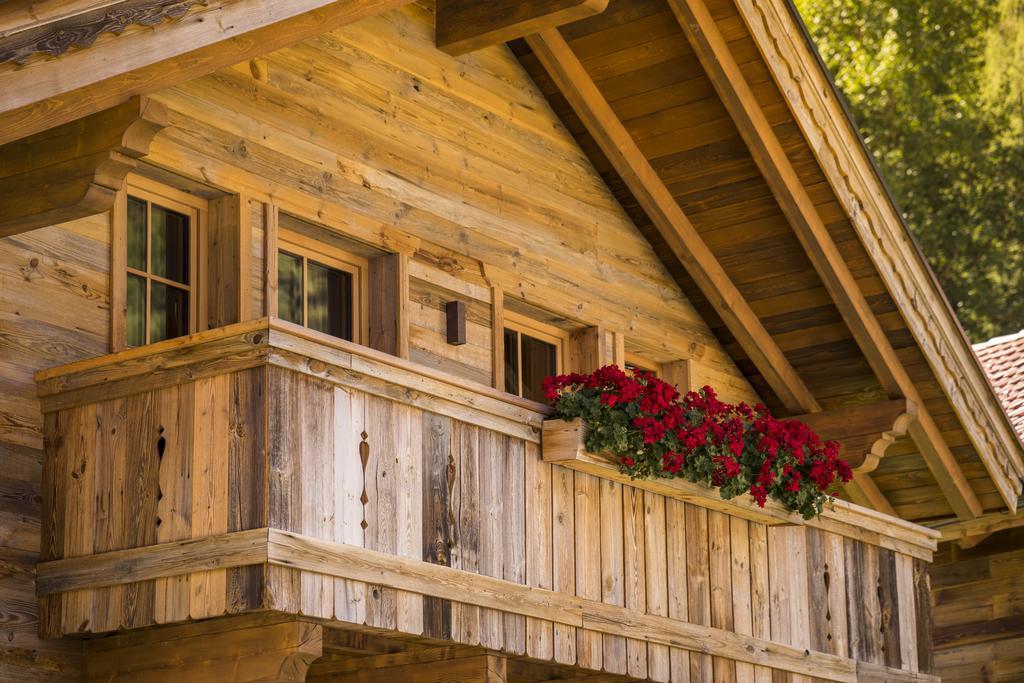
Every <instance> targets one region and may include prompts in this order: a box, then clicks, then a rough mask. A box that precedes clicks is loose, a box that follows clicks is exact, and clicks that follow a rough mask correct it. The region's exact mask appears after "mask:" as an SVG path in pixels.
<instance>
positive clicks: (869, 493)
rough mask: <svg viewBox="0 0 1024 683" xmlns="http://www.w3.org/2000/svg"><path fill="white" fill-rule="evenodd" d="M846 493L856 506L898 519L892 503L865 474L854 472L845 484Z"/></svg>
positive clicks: (868, 475)
mask: <svg viewBox="0 0 1024 683" xmlns="http://www.w3.org/2000/svg"><path fill="white" fill-rule="evenodd" d="M846 493H847V495H849V496H850V500H852V501H853V502H854V503H856V504H857V505H863V506H864V507H869V508H872V509H874V510H877V511H879V512H884V513H885V514H887V515H892V516H893V517H899V515H897V514H896V509H895V508H893V506H892V503H890V502H889V499H888V498H886V497H885V494H884V493H882V491H881V489H879V488H878V485H877V484H876V483H875V480H874V479H872V478H871V475H870V474H867V473H866V472H857V471H854V473H853V479H852V480H851V481H849V482H847V484H846Z"/></svg>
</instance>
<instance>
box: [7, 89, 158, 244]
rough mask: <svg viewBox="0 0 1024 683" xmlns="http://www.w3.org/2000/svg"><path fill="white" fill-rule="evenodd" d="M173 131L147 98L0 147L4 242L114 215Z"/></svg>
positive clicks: (154, 104) (156, 106)
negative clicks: (128, 184) (122, 194)
mask: <svg viewBox="0 0 1024 683" xmlns="http://www.w3.org/2000/svg"><path fill="white" fill-rule="evenodd" d="M168 125H169V120H168V117H167V110H166V108H165V107H164V106H163V105H162V104H160V103H159V102H156V101H154V100H151V99H149V98H146V97H133V98H131V99H130V100H128V101H127V102H125V103H124V104H122V105H119V106H117V107H113V108H111V109H107V110H105V111H101V112H98V113H96V114H92V115H91V116H87V117H85V118H84V119H80V120H78V121H73V122H71V123H67V124H64V125H63V126H58V127H57V128H54V129H52V130H48V131H46V132H43V133H37V134H36V135H31V136H29V137H27V138H24V139H22V140H18V141H16V142H11V143H8V144H6V145H4V146H2V147H0V237H7V236H9V235H14V234H17V233H19V232H26V231H28V230H34V229H36V228H42V227H45V226H47V225H54V224H57V223H63V222H65V221H70V220H74V219H76V218H84V217H85V216H91V215H94V214H97V213H102V212H104V211H108V210H109V209H110V208H111V207H112V206H113V205H114V197H115V196H116V194H117V192H118V191H119V190H120V189H121V188H122V187H123V185H124V179H125V176H126V175H128V173H129V172H130V171H131V170H132V169H134V168H135V166H136V162H135V160H136V159H138V158H139V157H143V156H145V155H146V154H148V153H149V145H150V143H151V142H152V141H153V137H154V136H155V135H156V134H157V133H159V132H160V131H161V130H163V129H164V128H166V127H167V126H168Z"/></svg>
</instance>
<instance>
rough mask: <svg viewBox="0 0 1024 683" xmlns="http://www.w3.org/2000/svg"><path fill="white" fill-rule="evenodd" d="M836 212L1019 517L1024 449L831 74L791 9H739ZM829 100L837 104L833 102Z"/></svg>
mask: <svg viewBox="0 0 1024 683" xmlns="http://www.w3.org/2000/svg"><path fill="white" fill-rule="evenodd" d="M735 2H736V7H737V9H738V10H739V12H740V14H741V16H742V17H743V19H744V21H745V22H746V24H747V26H748V28H749V30H750V33H751V35H752V36H753V38H754V40H755V42H756V44H757V45H758V49H759V50H760V52H761V54H762V56H763V57H764V60H765V63H766V65H767V66H768V68H769V70H770V71H771V73H772V75H773V77H774V79H775V81H776V83H777V84H778V86H779V88H780V90H781V91H782V93H783V94H784V95H785V97H786V98H787V100H789V102H790V103H791V104H792V105H794V106H791V111H792V113H793V116H794V118H795V119H796V121H797V123H798V125H799V126H800V128H801V130H802V132H803V133H804V136H805V137H806V139H807V141H808V143H809V144H810V146H811V148H812V149H813V150H814V154H815V156H816V158H817V159H818V162H819V164H820V165H821V168H822V170H823V171H824V172H825V174H826V176H827V177H828V178H829V181H830V184H831V185H832V187H833V189H834V190H835V192H836V195H837V197H838V198H839V201H840V203H841V204H842V206H843V208H844V210H845V211H846V213H847V215H848V216H849V217H850V220H851V222H852V224H853V225H854V228H855V229H856V231H857V233H858V235H859V236H860V238H861V241H862V243H863V245H864V247H865V249H866V250H867V252H868V254H869V255H870V257H871V259H872V262H873V263H874V265H875V267H876V268H877V269H878V272H879V275H880V276H881V277H882V280H883V282H885V284H886V287H887V288H888V290H889V292H890V294H891V295H892V297H893V300H894V301H895V302H896V305H897V307H898V308H899V310H900V312H901V314H902V315H903V317H904V319H905V320H906V321H907V324H908V327H910V329H911V332H912V334H913V335H914V338H915V339H916V340H917V342H918V344H919V346H920V348H921V350H922V352H923V353H924V355H925V357H926V358H927V360H928V362H929V364H930V365H931V367H932V369H933V372H935V376H936V379H937V380H938V382H939V384H940V385H941V386H942V388H943V390H944V392H945V393H946V396H947V397H948V398H949V400H950V402H951V404H952V405H953V407H954V409H955V410H956V411H957V414H958V416H959V418H960V420H961V423H962V424H963V426H964V428H965V430H966V431H967V433H968V436H969V437H970V439H971V442H972V443H973V444H974V446H975V448H976V450H977V452H978V455H979V457H980V458H981V460H982V462H983V464H984V465H985V467H986V469H987V470H988V472H989V474H990V476H991V477H992V479H993V481H994V483H995V484H996V486H997V488H998V489H999V492H1000V495H1001V496H1002V498H1003V500H1004V502H1005V503H1006V504H1007V506H1008V507H1009V508H1010V509H1014V510H1015V509H1016V506H1017V500H1018V498H1019V497H1020V493H1021V485H1022V477H1024V447H1022V445H1021V443H1020V441H1019V440H1018V439H1017V438H1016V436H1015V435H1014V432H1013V429H1012V427H1011V425H1010V421H1009V418H1008V417H1007V416H1006V413H1005V411H1003V409H1002V407H1001V406H1000V404H999V401H998V398H997V397H996V395H995V392H994V391H993V390H992V388H991V385H990V384H989V382H988V380H987V379H986V378H985V374H984V372H983V370H982V368H981V366H980V364H979V363H978V361H977V359H976V357H975V355H974V354H973V352H972V351H971V347H970V344H969V343H968V341H967V339H966V336H965V335H964V332H963V329H962V328H961V327H960V324H959V322H958V321H957V320H956V316H955V314H954V313H953V311H952V308H951V307H950V305H949V303H948V301H947V300H946V298H945V296H944V295H943V294H942V291H941V289H940V288H939V286H938V283H937V282H936V280H935V277H934V274H933V273H932V272H931V270H930V268H929V267H928V265H927V262H926V261H925V260H924V257H923V255H922V254H921V252H920V249H919V248H918V247H917V245H916V243H915V242H914V240H913V237H912V235H911V234H910V232H909V230H908V228H907V226H906V224H905V223H904V221H903V219H902V217H901V216H900V214H899V211H898V209H897V207H896V205H895V203H894V202H893V201H892V198H891V196H890V194H889V193H888V190H887V188H886V186H885V184H884V182H883V181H882V179H881V176H880V174H879V173H878V170H877V168H876V167H875V165H874V163H873V161H872V159H871V157H870V154H869V153H868V152H867V149H866V147H865V146H864V144H863V141H862V139H861V138H860V135H859V134H858V133H857V131H856V129H855V128H854V125H853V122H852V120H851V119H850V117H849V115H848V113H847V112H846V110H845V109H844V107H843V106H842V102H841V99H840V97H839V96H838V95H837V94H836V93H835V89H834V85H833V83H832V81H831V79H830V78H829V76H828V73H827V71H826V70H824V69H823V68H822V67H821V64H820V61H819V60H818V57H817V55H816V53H815V51H814V50H813V46H812V45H809V44H808V43H807V41H806V40H804V39H802V38H798V37H797V36H798V35H806V33H805V31H804V30H803V29H802V28H800V27H802V20H800V19H799V16H798V15H794V11H795V10H793V9H791V6H790V5H789V4H788V3H787V2H786V1H785V0H735ZM830 95H831V96H830Z"/></svg>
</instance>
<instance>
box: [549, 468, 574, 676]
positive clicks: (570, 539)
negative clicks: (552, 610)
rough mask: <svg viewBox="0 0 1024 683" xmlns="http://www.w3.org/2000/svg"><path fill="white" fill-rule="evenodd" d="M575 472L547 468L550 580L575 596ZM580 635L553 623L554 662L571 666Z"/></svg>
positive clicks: (562, 591) (569, 627)
mask: <svg viewBox="0 0 1024 683" xmlns="http://www.w3.org/2000/svg"><path fill="white" fill-rule="evenodd" d="M575 501H576V473H575V472H573V471H572V470H570V469H567V468H565V467H556V466H552V467H551V516H552V519H551V522H552V529H551V545H552V558H551V560H552V561H551V578H552V587H553V588H554V590H556V591H558V592H559V593H565V594H566V595H577V594H578V593H577V583H576V503H575ZM579 636H580V634H579V633H577V630H576V628H574V627H573V626H568V625H565V624H561V623H555V625H554V630H553V637H554V650H555V661H556V662H559V663H561V664H575V663H576V661H577V658H578V656H579V647H578V645H577V643H578V640H579Z"/></svg>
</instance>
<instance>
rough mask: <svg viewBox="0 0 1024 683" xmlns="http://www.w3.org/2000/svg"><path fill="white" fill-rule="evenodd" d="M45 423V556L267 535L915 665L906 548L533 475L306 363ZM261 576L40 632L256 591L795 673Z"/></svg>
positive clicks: (366, 588) (617, 655)
mask: <svg viewBox="0 0 1024 683" xmlns="http://www.w3.org/2000/svg"><path fill="white" fill-rule="evenodd" d="M49 420H50V423H51V424H50V429H51V430H52V434H53V439H52V443H53V445H52V447H51V454H50V455H51V456H52V458H51V462H52V465H53V467H54V471H53V474H52V476H53V479H52V481H53V483H54V487H53V491H52V493H51V497H49V498H48V502H51V501H52V515H53V516H52V524H47V534H46V536H45V541H46V548H47V550H46V553H47V557H48V558H59V557H72V556H77V555H83V554H88V553H91V552H102V551H104V550H116V549H121V548H130V547H138V546H144V545H150V544H154V543H157V542H162V541H169V540H175V539H180V538H189V537H192V538H197V537H202V536H206V535H211V534H216V533H222V532H225V531H234V530H241V529H250V528H259V527H262V526H266V525H269V526H272V527H275V528H279V529H282V530H286V531H293V532H296V533H300V534H304V535H307V536H312V537H316V538H320V539H324V540H328V541H333V542H338V543H347V544H351V545H356V546H361V547H365V548H369V549H373V550H377V551H381V552H385V553H390V554H395V555H401V556H405V557H409V558H415V559H418V560H422V561H425V562H433V563H437V564H443V565H446V566H451V567H455V568H457V569H461V570H464V571H468V572H474V573H479V574H484V575H488V576H493V577H496V578H500V579H504V580H506V581H511V582H514V583H519V584H524V585H531V586H537V587H540V588H551V589H554V590H558V591H562V592H565V593H570V594H575V595H578V596H580V597H583V598H587V599H589V600H594V601H600V602H604V603H607V604H610V605H619V606H622V607H626V608H629V609H631V610H636V611H640V612H646V613H649V614H655V615H661V616H668V617H670V618H675V619H679V620H682V621H689V622H692V623H697V624H702V625H708V626H713V627H715V628H720V629H725V630H729V631H735V632H737V633H742V634H748V635H754V636H758V637H761V638H770V639H771V640H774V641H777V642H780V643H785V644H788V645H793V646H796V647H799V648H802V649H803V648H806V649H813V650H817V651H820V652H827V653H832V654H836V655H840V656H843V657H853V658H857V659H861V660H864V661H867V662H872V663H876V664H884V665H887V666H890V667H895V668H904V669H914V667H916V665H917V661H916V658H915V656H914V654H916V642H915V641H914V639H915V638H916V635H915V634H916V633H917V631H916V628H917V621H918V619H919V618H920V617H919V614H918V612H919V610H918V609H917V605H916V601H917V600H918V599H919V597H918V593H917V590H918V589H917V587H916V585H915V579H914V565H913V561H912V560H911V558H909V557H907V556H905V555H900V554H898V553H895V552H893V551H891V550H887V549H883V548H879V547H876V546H873V545H868V544H865V543H862V542H860V541H856V540H852V539H849V538H843V537H840V536H837V535H835V534H832V533H830V532H826V531H823V530H820V529H808V528H807V527H804V526H801V525H794V526H773V527H765V526H764V525H762V524H759V523H756V522H752V521H748V520H746V519H742V518H739V517H733V516H731V515H729V514H727V513H724V512H717V511H709V510H707V509H705V508H702V507H700V506H697V505H692V504H689V503H683V502H681V501H678V500H675V499H665V498H664V497H662V496H660V495H657V494H653V493H651V492H647V491H641V490H639V489H636V488H634V487H632V486H630V485H628V484H620V483H617V482H614V481H609V480H605V479H602V478H599V477H596V476H593V475H588V474H584V473H581V472H573V471H570V470H568V469H563V468H561V467H558V466H553V465H550V464H546V463H544V462H542V461H541V459H540V452H539V448H538V446H537V444H536V443H533V442H529V441H523V440H522V439H518V438H514V437H511V436H508V435H505V434H502V433H499V432H495V431H491V430H488V429H484V428H481V427H478V426H475V425H473V424H469V423H466V422H463V421H460V420H457V419H453V418H451V417H448V416H443V415H438V414H435V413H432V412H429V411H426V410H424V409H422V408H420V407H416V406H414V405H410V404H406V403H401V402H397V401H394V400H391V399H387V398H382V397H379V396H375V395H370V394H366V393H363V392H360V391H356V390H352V389H347V388H343V387H340V386H337V385H335V384H333V383H330V382H328V381H325V380H323V379H320V378H317V377H313V376H310V375H307V374H303V373H299V372H295V371H292V370H288V369H283V368H279V367H270V368H269V369H267V368H263V367H258V368H253V369H249V370H243V371H236V372H231V373H228V374H222V375H216V376H213V377H208V378H204V379H200V380H197V381H195V382H191V383H187V384H183V385H180V386H170V387H166V388H162V389H159V390H156V391H151V392H145V393H141V394H136V395H133V396H129V397H127V398H123V399H114V400H108V401H101V402H99V403H94V404H86V405H84V406H80V407H75V408H70V409H65V410H61V411H59V412H57V413H55V414H53V415H51V416H50V418H49ZM264 424H266V425H267V428H268V429H269V431H268V432H266V433H264V427H263V425H264ZM264 472H266V473H267V475H266V478H264ZM94 501H95V502H94ZM263 571H264V570H263V569H262V568H260V567H247V568H242V569H230V570H223V569H221V570H213V571H206V572H196V573H193V574H191V575H189V576H182V577H174V578H165V579H157V580H155V581H145V582H138V583H133V584H128V585H124V586H115V587H111V588H104V589H99V590H82V591H77V592H69V593H66V594H63V595H61V596H59V597H57V596H55V597H52V598H50V602H53V603H56V605H57V607H58V608H59V610H58V611H57V612H55V613H54V618H55V619H56V621H55V622H54V623H51V624H49V626H50V627H51V628H52V629H53V630H55V631H57V630H59V631H61V632H65V633H85V632H102V631H111V630H115V629H119V628H129V627H139V626H146V625H149V624H153V623H166V622H169V621H180V620H183V619H186V618H192V619H196V618H203V617H211V616H217V615H220V614H224V613H229V612H237V611H244V610H246V609H251V608H255V607H258V606H259V605H260V604H262V602H263V601H264V600H265V601H266V602H267V603H268V604H270V605H271V606H273V607H275V608H277V609H281V610H286V611H291V612H296V613H301V614H306V615H310V616H316V617H321V618H325V619H337V620H339V621H345V622H350V623H354V624H359V625H361V624H366V625H369V626H373V627H378V628H383V629H388V630H397V631H400V632H403V633H409V634H415V635H421V634H422V635H427V636H430V637H434V638H440V639H446V640H452V641H456V642H460V643H466V644H471V645H482V646H484V647H487V648H492V649H495V650H501V651H504V652H507V653H510V654H517V655H528V656H530V657H534V658H537V659H546V660H555V661H560V662H565V663H571V664H576V665H578V666H581V667H585V668H590V669H596V670H604V671H608V672H612V673H618V674H626V675H629V676H633V677H637V678H650V679H653V680H662V681H667V680H672V681H711V680H715V681H763V680H768V679H772V680H785V681H789V680H792V681H802V680H809V679H806V678H804V677H801V676H796V675H792V674H785V673H782V672H778V671H774V672H773V671H770V670H768V669H765V668H764V667H757V666H754V665H751V664H744V663H737V662H735V661H733V660H731V659H728V658H725V657H719V656H715V653H714V652H710V653H700V652H689V651H686V650H682V649H678V648H674V647H668V646H665V645H658V644H648V643H645V642H643V641H641V640H637V639H632V638H629V637H624V636H621V635H612V634H606V633H600V632H596V631H591V630H586V629H573V628H570V627H567V626H564V625H560V624H554V623H552V622H547V621H545V620H543V619H538V618H526V617H524V616H522V615H518V614H515V613H511V612H503V611H500V610H497V609H493V608H481V607H477V606H474V605H467V604H463V603H459V602H457V601H454V600H451V599H439V598H434V597H430V596H422V595H418V594H413V593H408V592H405V591H401V590H397V589H394V588H390V587H386V586H381V585H372V584H371V585H367V584H363V583H360V582H357V581H349V580H342V579H337V578H333V577H328V576H324V575H320V574H315V573H311V572H306V571H299V570H295V569H291V568H285V567H280V566H272V567H270V568H269V569H268V570H267V572H268V575H267V577H266V579H267V584H266V589H265V590H266V594H265V595H264V594H263V592H262V590H263V582H262V578H263V577H262V573H261V572H263ZM912 653H914V654H912Z"/></svg>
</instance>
